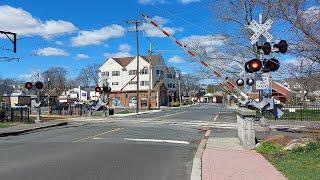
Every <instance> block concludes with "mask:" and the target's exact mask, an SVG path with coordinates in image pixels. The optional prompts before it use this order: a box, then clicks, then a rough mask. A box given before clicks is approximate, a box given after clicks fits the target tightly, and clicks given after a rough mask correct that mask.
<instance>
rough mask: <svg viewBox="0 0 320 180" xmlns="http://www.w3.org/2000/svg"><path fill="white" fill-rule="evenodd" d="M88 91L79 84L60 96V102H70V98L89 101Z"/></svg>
mask: <svg viewBox="0 0 320 180" xmlns="http://www.w3.org/2000/svg"><path fill="white" fill-rule="evenodd" d="M88 96H89V94H88V92H87V91H84V90H82V89H81V87H80V86H79V87H78V88H73V89H69V90H67V91H65V92H63V93H62V94H61V96H59V102H60V103H63V102H68V100H77V101H82V102H84V101H87V100H88Z"/></svg>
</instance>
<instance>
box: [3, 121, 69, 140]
mask: <svg viewBox="0 0 320 180" xmlns="http://www.w3.org/2000/svg"><path fill="white" fill-rule="evenodd" d="M67 124H68V122H67V121H48V122H42V123H37V124H19V125H16V126H13V127H9V128H0V137H6V136H17V135H20V134H22V133H27V132H32V131H36V130H39V129H45V128H51V127H56V126H64V125H67Z"/></svg>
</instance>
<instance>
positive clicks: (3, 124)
mask: <svg viewBox="0 0 320 180" xmlns="http://www.w3.org/2000/svg"><path fill="white" fill-rule="evenodd" d="M12 126H14V124H12V123H0V128H8V127H12Z"/></svg>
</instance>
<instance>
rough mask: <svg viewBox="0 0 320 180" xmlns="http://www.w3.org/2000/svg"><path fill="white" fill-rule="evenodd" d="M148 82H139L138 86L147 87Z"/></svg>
mask: <svg viewBox="0 0 320 180" xmlns="http://www.w3.org/2000/svg"><path fill="white" fill-rule="evenodd" d="M148 85H149V81H140V86H148Z"/></svg>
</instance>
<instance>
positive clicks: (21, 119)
mask: <svg viewBox="0 0 320 180" xmlns="http://www.w3.org/2000/svg"><path fill="white" fill-rule="evenodd" d="M19 109H20V122H22V121H23V111H22V110H23V109H22V108H19Z"/></svg>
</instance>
